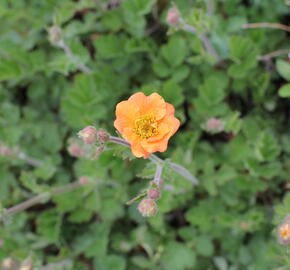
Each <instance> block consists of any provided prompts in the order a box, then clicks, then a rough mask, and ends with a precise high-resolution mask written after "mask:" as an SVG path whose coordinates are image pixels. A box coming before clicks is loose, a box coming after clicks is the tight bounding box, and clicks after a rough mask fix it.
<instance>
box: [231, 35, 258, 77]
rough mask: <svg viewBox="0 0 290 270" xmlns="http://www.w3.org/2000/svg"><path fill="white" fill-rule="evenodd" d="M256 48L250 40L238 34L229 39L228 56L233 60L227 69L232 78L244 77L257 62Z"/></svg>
mask: <svg viewBox="0 0 290 270" xmlns="http://www.w3.org/2000/svg"><path fill="white" fill-rule="evenodd" d="M257 55H258V50H257V47H256V46H255V44H254V43H253V42H252V41H251V40H250V39H246V38H243V37H239V36H233V37H232V38H231V39H230V58H231V59H232V60H233V61H234V62H235V63H234V64H232V65H231V66H230V68H229V70H228V73H229V75H230V76H232V77H234V78H244V77H245V76H246V75H247V74H248V72H249V71H250V70H251V69H252V68H254V67H255V66H256V64H257Z"/></svg>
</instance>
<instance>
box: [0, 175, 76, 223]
mask: <svg viewBox="0 0 290 270" xmlns="http://www.w3.org/2000/svg"><path fill="white" fill-rule="evenodd" d="M80 186H81V183H79V181H75V182H73V183H71V184H69V185H66V186H63V187H58V188H55V189H53V190H52V191H51V192H44V193H42V194H39V195H37V196H35V197H33V198H31V199H29V200H26V201H24V202H22V203H20V204H17V205H15V206H12V207H10V208H8V209H6V211H5V212H4V213H3V216H4V217H5V216H10V215H13V214H16V213H19V212H21V211H23V210H26V209H28V208H30V207H32V206H34V205H36V204H38V203H41V202H43V201H46V200H48V199H49V198H50V197H52V196H55V195H59V194H62V193H65V192H68V191H71V190H73V189H76V188H78V187H80ZM1 219H2V218H1V216H0V221H1Z"/></svg>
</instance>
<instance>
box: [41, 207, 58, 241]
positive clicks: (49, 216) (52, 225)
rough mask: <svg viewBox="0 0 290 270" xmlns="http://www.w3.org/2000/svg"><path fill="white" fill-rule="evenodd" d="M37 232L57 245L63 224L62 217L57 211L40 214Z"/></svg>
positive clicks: (51, 210)
mask: <svg viewBox="0 0 290 270" xmlns="http://www.w3.org/2000/svg"><path fill="white" fill-rule="evenodd" d="M36 223H37V232H38V233H39V234H40V235H42V236H44V237H45V238H46V240H47V241H49V242H52V243H57V242H58V239H59V234H60V226H61V223H62V215H60V214H59V213H58V212H57V211H56V209H50V210H46V211H44V212H42V213H40V214H39V215H38V216H37V219H36Z"/></svg>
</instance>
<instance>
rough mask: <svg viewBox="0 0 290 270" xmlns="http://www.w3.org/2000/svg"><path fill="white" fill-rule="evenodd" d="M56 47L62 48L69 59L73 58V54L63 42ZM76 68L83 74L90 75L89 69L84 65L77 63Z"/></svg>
mask: <svg viewBox="0 0 290 270" xmlns="http://www.w3.org/2000/svg"><path fill="white" fill-rule="evenodd" d="M58 46H59V47H60V48H62V49H63V50H64V52H65V54H66V55H67V56H68V57H69V58H74V57H75V56H74V54H73V52H72V51H71V49H70V47H69V46H67V45H66V44H65V42H64V41H63V40H61V41H60V42H59V43H58ZM77 67H78V69H79V70H80V71H82V72H83V73H91V72H92V71H91V69H89V68H88V67H87V66H86V65H84V64H83V63H78V64H77Z"/></svg>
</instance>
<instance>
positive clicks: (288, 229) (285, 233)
mask: <svg viewBox="0 0 290 270" xmlns="http://www.w3.org/2000/svg"><path fill="white" fill-rule="evenodd" d="M280 236H281V237H282V238H283V239H288V238H289V237H290V226H289V225H288V224H285V225H283V226H282V227H281V228H280Z"/></svg>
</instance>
